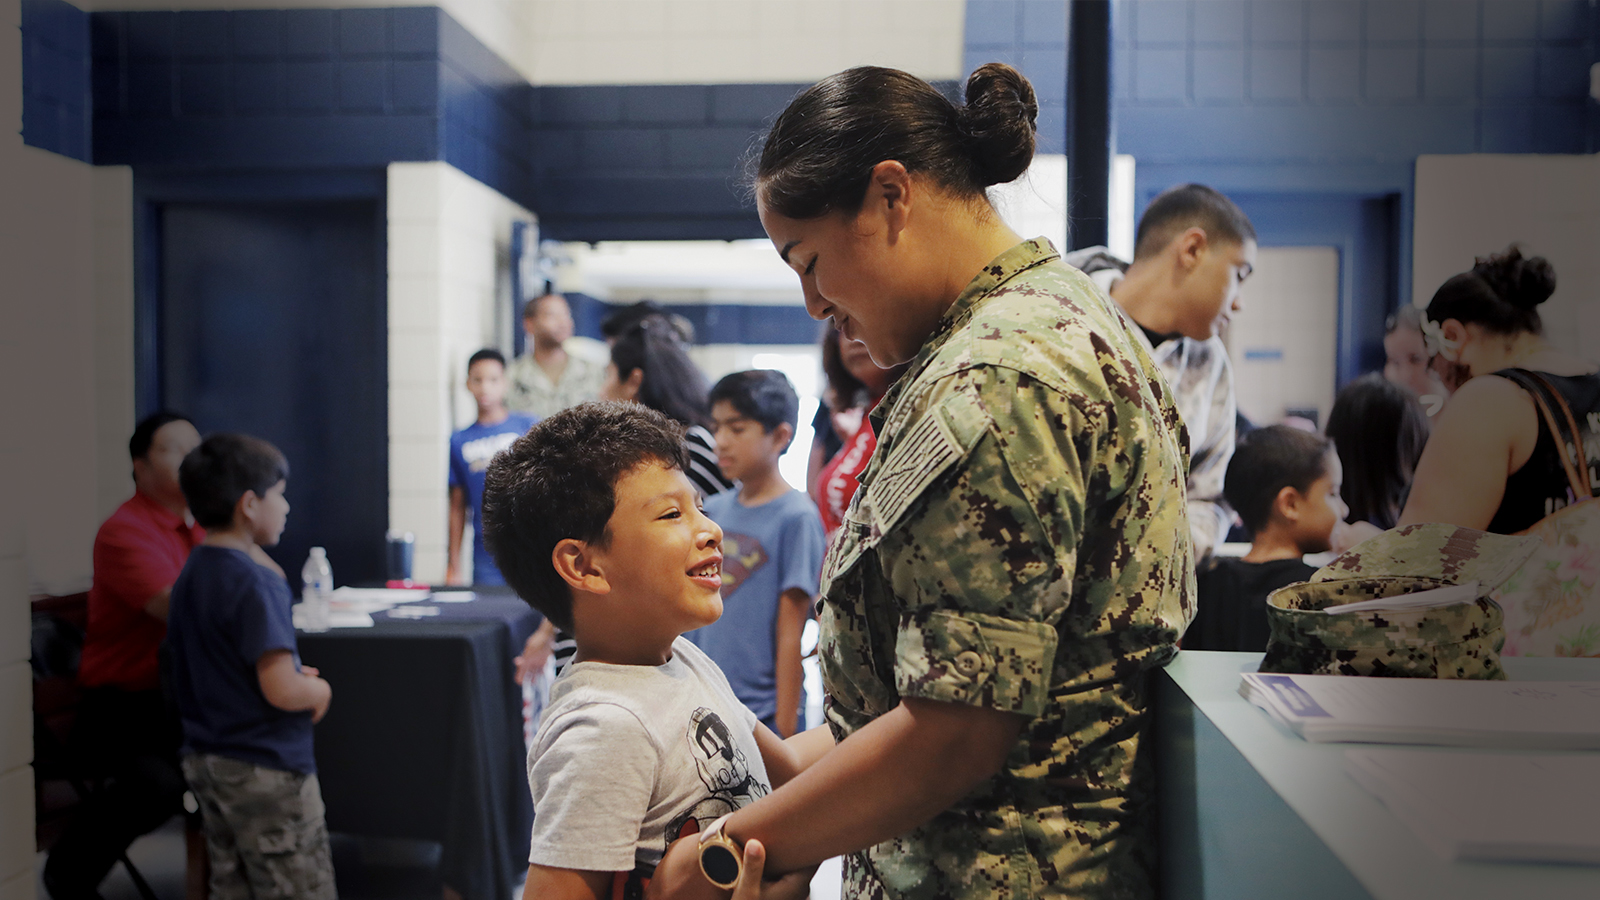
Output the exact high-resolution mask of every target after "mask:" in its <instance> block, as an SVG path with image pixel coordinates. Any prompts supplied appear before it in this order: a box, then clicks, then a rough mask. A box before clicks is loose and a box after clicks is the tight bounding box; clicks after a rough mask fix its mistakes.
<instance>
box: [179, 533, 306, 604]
mask: <svg viewBox="0 0 1600 900" xmlns="http://www.w3.org/2000/svg"><path fill="white" fill-rule="evenodd" d="M184 569H185V572H186V573H187V577H188V578H189V580H191V581H193V580H194V579H204V580H205V581H206V582H207V583H208V584H209V585H211V586H222V585H226V586H227V587H230V588H234V589H237V590H240V591H248V592H250V593H255V594H268V595H272V596H277V595H279V594H281V595H283V596H285V597H287V596H288V595H289V583H288V582H287V581H285V580H284V579H283V578H281V577H280V576H279V575H278V573H276V572H273V571H272V570H271V569H268V568H267V567H265V566H263V565H261V564H260V563H257V562H256V561H255V560H253V559H251V558H250V557H249V555H247V554H245V553H243V552H241V551H238V550H233V549H230V548H226V547H211V546H206V545H204V544H202V545H200V546H198V547H196V548H194V550H193V551H191V552H190V553H189V560H188V562H187V563H186V564H185V565H184Z"/></svg>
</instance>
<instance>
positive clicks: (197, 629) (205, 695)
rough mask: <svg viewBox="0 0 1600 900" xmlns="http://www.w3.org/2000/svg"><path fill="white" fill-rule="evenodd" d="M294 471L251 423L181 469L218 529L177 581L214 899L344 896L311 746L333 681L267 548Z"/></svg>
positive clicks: (188, 754)
mask: <svg viewBox="0 0 1600 900" xmlns="http://www.w3.org/2000/svg"><path fill="white" fill-rule="evenodd" d="M288 477H289V463H288V462H287V461H286V460H285V459H284V458H283V454H282V453H280V452H278V449H277V448H276V447H274V446H272V445H271V444H269V443H267V442H266V441H263V440H259V439H257V438H253V437H249V436H247V435H242V434H218V435H213V436H211V437H209V438H207V439H206V440H205V441H204V442H202V443H201V444H200V446H199V447H198V448H196V449H195V450H194V451H193V452H191V453H190V454H189V455H188V456H187V457H185V458H184V461H183V465H182V466H181V467H180V469H179V474H178V479H179V483H180V484H181V485H182V487H183V495H184V497H185V498H186V499H187V500H188V501H189V509H190V511H191V512H193V514H194V518H195V521H196V522H198V523H200V524H201V525H202V526H204V527H205V529H206V539H205V541H204V543H202V544H201V545H200V546H198V547H196V548H195V549H194V551H193V552H192V553H191V554H190V555H189V561H188V563H186V564H185V565H184V567H183V572H182V574H180V575H179V576H178V580H177V582H176V583H174V584H173V586H172V608H171V613H170V616H169V618H168V620H167V644H168V646H169V648H170V652H171V655H172V682H173V692H174V694H175V695H176V698H177V703H178V712H179V715H180V717H181V718H182V720H183V775H184V778H186V779H187V780H188V782H189V789H190V790H191V791H193V792H194V796H195V799H196V800H197V801H199V804H200V812H201V815H202V818H203V819H204V823H205V824H204V828H205V835H206V849H207V852H208V855H209V856H210V859H211V882H210V889H211V896H213V897H227V898H238V897H245V898H249V897H254V898H258V900H260V898H268V897H272V898H280V897H281V898H290V897H293V898H307V897H310V898H332V897H334V896H335V891H334V881H333V858H332V855H331V853H330V850H329V845H328V828H327V825H326V823H325V822H324V821H323V806H322V789H321V787H320V786H319V785H318V783H317V766H316V760H315V758H314V757H313V756H312V743H311V726H312V725H313V724H315V723H316V722H318V721H320V720H321V719H322V717H323V715H324V714H326V713H327V711H328V703H329V701H330V700H331V699H332V697H333V692H332V689H331V688H329V687H328V682H326V681H324V680H322V679H321V678H319V677H318V676H317V670H316V669H314V668H311V667H310V666H302V665H300V655H299V653H298V652H297V650H296V646H295V636H294V625H293V623H292V621H291V618H290V604H291V602H292V600H291V598H290V596H289V583H288V582H287V581H285V580H284V578H283V573H282V571H281V570H279V569H278V568H277V567H276V566H274V565H272V563H271V560H270V559H269V558H268V557H267V556H266V554H265V553H264V552H263V551H262V549H261V548H262V547H271V546H273V545H274V544H276V543H278V538H279V536H281V535H282V534H283V527H284V523H285V522H286V521H287V519H288V515H289V501H288V500H286V499H284V496H283V491H284V488H285V486H286V485H287V482H288Z"/></svg>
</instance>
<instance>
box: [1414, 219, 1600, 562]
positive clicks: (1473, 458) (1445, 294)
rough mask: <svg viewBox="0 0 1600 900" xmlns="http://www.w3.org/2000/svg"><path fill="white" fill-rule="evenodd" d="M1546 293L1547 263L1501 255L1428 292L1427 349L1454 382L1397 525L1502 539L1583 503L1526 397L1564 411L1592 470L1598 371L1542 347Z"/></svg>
mask: <svg viewBox="0 0 1600 900" xmlns="http://www.w3.org/2000/svg"><path fill="white" fill-rule="evenodd" d="M1555 288H1556V273H1555V269H1554V268H1552V267H1551V265H1550V263H1549V262H1548V261H1547V260H1545V259H1544V258H1543V257H1540V256H1534V257H1525V256H1523V255H1522V252H1521V251H1520V250H1519V249H1517V248H1516V247H1512V248H1510V249H1508V250H1506V252H1504V253H1497V254H1495V255H1493V256H1489V257H1487V258H1482V259H1479V260H1478V261H1477V264H1476V265H1474V266H1473V267H1472V269H1471V271H1468V272H1463V273H1461V274H1460V275H1456V276H1454V277H1452V278H1451V279H1450V280H1448V281H1446V282H1445V283H1444V285H1443V286H1441V287H1440V288H1439V290H1438V291H1437V292H1435V293H1434V295H1433V299H1432V300H1431V301H1429V303H1428V310H1427V315H1428V321H1427V323H1426V324H1425V326H1424V328H1425V331H1426V333H1427V336H1428V340H1429V343H1430V347H1429V349H1430V350H1431V351H1432V352H1434V353H1435V354H1436V356H1437V359H1438V361H1439V362H1442V363H1443V364H1444V365H1446V366H1449V367H1450V368H1451V369H1452V371H1453V372H1454V373H1456V374H1454V375H1453V376H1452V377H1451V378H1447V379H1446V380H1447V381H1449V380H1457V381H1460V382H1461V383H1460V384H1459V386H1458V387H1457V388H1456V392H1455V394H1454V395H1453V396H1452V397H1451V398H1450V402H1449V403H1447V404H1446V405H1445V408H1444V411H1443V412H1441V413H1440V414H1439V415H1438V416H1437V417H1436V418H1435V419H1434V426H1433V435H1432V436H1431V437H1430V438H1429V439H1428V445H1427V448H1426V449H1425V450H1423V453H1422V459H1421V461H1420V462H1419V463H1418V464H1417V475H1416V480H1415V482H1414V484H1413V485H1412V489H1411V497H1410V499H1409V500H1408V501H1407V503H1406V508H1405V512H1404V513H1402V514H1401V516H1400V522H1399V524H1401V525H1410V524H1413V523H1418V522H1446V523H1449V524H1452V525H1460V526H1464V527H1467V528H1476V529H1480V530H1484V531H1492V532H1496V533H1499V534H1512V533H1516V532H1519V531H1524V530H1526V529H1528V528H1529V527H1531V526H1533V525H1535V524H1536V523H1538V522H1539V521H1540V520H1541V519H1543V518H1545V517H1546V516H1549V515H1551V514H1552V513H1554V512H1556V511H1558V510H1560V509H1562V508H1564V507H1566V506H1568V505H1569V504H1571V503H1573V502H1575V501H1576V500H1581V499H1584V498H1581V497H1573V495H1572V489H1571V488H1570V487H1569V484H1570V480H1569V479H1568V477H1567V472H1566V468H1565V466H1564V465H1563V464H1562V459H1561V453H1560V451H1559V449H1558V447H1557V444H1556V441H1557V437H1556V436H1554V435H1552V434H1551V433H1550V429H1549V428H1548V427H1547V426H1546V424H1545V422H1544V420H1543V417H1542V416H1541V415H1540V412H1539V409H1538V406H1537V404H1536V403H1535V401H1534V398H1533V395H1532V394H1530V393H1529V392H1530V391H1540V392H1542V393H1546V397H1545V399H1546V401H1547V402H1548V403H1549V404H1550V406H1551V407H1552V409H1554V410H1556V415H1557V416H1560V415H1561V413H1560V411H1559V410H1560V404H1559V403H1557V402H1556V400H1557V398H1558V397H1559V399H1560V400H1561V401H1564V402H1565V403H1566V405H1567V406H1568V407H1569V408H1570V409H1571V410H1572V413H1573V416H1574V417H1575V418H1576V420H1577V425H1578V427H1579V430H1580V435H1579V438H1580V440H1579V443H1580V444H1581V445H1582V446H1581V447H1579V448H1578V450H1579V455H1580V457H1582V460H1581V464H1582V465H1586V466H1588V467H1589V469H1590V471H1591V473H1593V472H1595V471H1600V371H1597V367H1596V365H1595V363H1594V362H1593V361H1590V360H1584V359H1580V358H1578V357H1576V356H1573V355H1571V354H1569V353H1566V352H1563V351H1561V350H1558V349H1557V348H1555V347H1554V346H1552V345H1551V344H1550V342H1549V341H1548V340H1546V339H1545V337H1544V323H1543V322H1542V321H1541V319H1540V317H1539V312H1538V307H1539V305H1540V304H1541V303H1543V302H1544V301H1545V300H1547V299H1549V297H1550V295H1551V294H1553V293H1555ZM1546 386H1548V388H1547V387H1546ZM1547 391H1553V392H1554V395H1549V394H1548V393H1547ZM1561 428H1562V430H1563V432H1565V431H1566V430H1567V426H1566V424H1565V423H1561ZM1560 439H1561V441H1562V443H1570V440H1569V438H1568V437H1567V436H1565V435H1564V436H1563V437H1561V438H1560ZM1596 484H1600V480H1596Z"/></svg>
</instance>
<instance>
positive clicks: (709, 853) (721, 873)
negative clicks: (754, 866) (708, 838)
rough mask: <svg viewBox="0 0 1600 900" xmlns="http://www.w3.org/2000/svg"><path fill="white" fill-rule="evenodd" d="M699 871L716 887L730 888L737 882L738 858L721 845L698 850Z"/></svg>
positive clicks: (708, 845) (712, 845)
mask: <svg viewBox="0 0 1600 900" xmlns="http://www.w3.org/2000/svg"><path fill="white" fill-rule="evenodd" d="M700 869H701V871H703V872H705V873H706V878H708V879H710V880H711V883H712V884H714V885H716V886H717V887H721V888H731V887H733V885H734V884H735V883H736V882H737V881H738V880H739V858H738V857H737V856H735V855H734V854H733V851H732V850H730V849H728V848H727V847H724V846H723V845H721V844H706V845H705V846H704V847H701V848H700Z"/></svg>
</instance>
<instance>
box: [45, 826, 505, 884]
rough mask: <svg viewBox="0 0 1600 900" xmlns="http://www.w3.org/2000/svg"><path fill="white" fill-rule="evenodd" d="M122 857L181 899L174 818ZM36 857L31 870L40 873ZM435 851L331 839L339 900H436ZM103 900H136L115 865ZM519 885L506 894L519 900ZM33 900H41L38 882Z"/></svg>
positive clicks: (179, 840) (180, 855) (179, 830)
mask: <svg viewBox="0 0 1600 900" xmlns="http://www.w3.org/2000/svg"><path fill="white" fill-rule="evenodd" d="M128 857H129V859H131V860H132V861H133V864H134V866H135V867H136V868H138V870H139V872H140V874H142V875H143V876H144V879H145V881H146V882H148V883H149V884H150V889H151V890H152V891H154V892H155V894H156V896H157V897H159V898H161V900H183V896H184V893H183V887H184V885H183V878H184V842H183V820H182V819H179V818H174V819H173V820H172V821H170V822H168V823H167V824H166V825H164V826H162V827H161V828H159V829H157V830H155V831H153V832H151V833H150V834H147V835H145V836H144V837H142V838H140V839H139V840H137V841H135V842H134V843H133V846H132V847H129V848H128ZM44 861H45V855H44V854H43V853H41V854H39V857H38V865H37V871H38V872H39V873H41V875H42V873H43V871H44ZM438 861H439V846H438V845H437V844H432V843H428V842H424V841H365V840H357V839H356V838H353V837H348V836H346V835H339V834H336V835H334V836H333V868H334V871H335V873H337V877H338V881H339V896H340V897H341V898H342V900H439V897H440V896H441V885H440V882H439V877H438V875H437V874H436V869H437V866H438ZM100 894H101V896H102V897H104V898H105V900H141V898H140V896H139V892H138V891H137V890H136V889H135V888H134V886H133V881H132V880H131V879H130V878H129V877H128V873H127V870H126V869H124V868H123V866H122V865H121V864H120V863H119V864H117V865H116V866H114V867H112V869H111V874H110V875H108V876H107V877H106V880H105V881H104V882H103V883H102V884H101V885H100ZM521 894H522V886H521V885H520V884H518V885H516V886H515V887H514V888H512V889H510V890H508V891H507V897H508V898H510V897H520V896H521ZM38 897H39V900H47V898H48V895H47V894H46V893H45V890H44V885H43V882H42V881H41V882H40V883H39V888H38Z"/></svg>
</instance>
